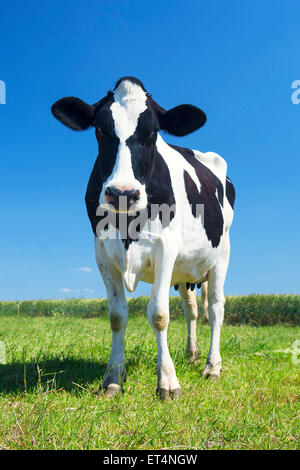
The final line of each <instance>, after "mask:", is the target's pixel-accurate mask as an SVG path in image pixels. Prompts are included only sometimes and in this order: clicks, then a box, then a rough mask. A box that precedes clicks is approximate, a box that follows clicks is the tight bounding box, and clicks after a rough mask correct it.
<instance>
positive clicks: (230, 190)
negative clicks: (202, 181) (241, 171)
mask: <svg viewBox="0 0 300 470" xmlns="http://www.w3.org/2000/svg"><path fill="white" fill-rule="evenodd" d="M226 197H227V199H228V202H229V204H230V205H231V207H232V209H233V208H234V202H235V189H234V186H233V184H232V182H231V180H230V179H229V178H228V176H227V178H226Z"/></svg>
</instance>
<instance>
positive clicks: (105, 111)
mask: <svg viewBox="0 0 300 470" xmlns="http://www.w3.org/2000/svg"><path fill="white" fill-rule="evenodd" d="M52 112H53V114H54V116H55V117H56V118H57V119H59V120H60V121H61V122H62V123H63V124H65V125H67V126H68V127H70V128H71V129H74V130H84V129H87V128H88V127H90V126H94V127H95V130H96V138H97V141H98V145H99V164H100V167H101V180H102V181H101V185H102V191H101V194H100V205H101V206H102V208H103V209H107V210H112V211H118V212H128V213H134V212H137V211H140V210H142V209H145V208H146V206H147V203H148V201H147V192H146V189H147V182H148V179H149V178H150V175H151V170H152V165H153V158H154V149H155V143H156V139H157V132H158V131H159V130H165V131H167V132H169V133H170V134H173V135H178V136H182V135H186V134H189V133H190V132H193V131H194V130H196V129H198V128H199V127H201V126H202V125H203V124H204V123H205V121H206V116H205V114H204V113H203V111H201V110H200V109H199V108H196V107H195V106H192V105H181V106H177V107H176V108H173V109H171V110H169V111H166V110H164V109H163V108H161V107H160V106H159V105H158V104H157V103H156V102H155V101H154V100H153V99H152V98H151V97H150V95H148V93H147V92H146V90H145V88H144V86H143V84H142V83H141V82H140V81H139V80H138V79H136V78H133V77H124V78H122V79H120V80H119V81H118V82H117V84H116V86H115V88H114V90H113V91H112V92H108V94H107V96H106V97H105V98H103V99H101V100H100V101H98V102H97V103H95V104H94V105H92V106H90V105H88V104H87V103H85V102H83V101H81V100H79V99H78V98H62V99H61V100H59V101H57V102H56V103H55V104H54V105H53V106H52Z"/></svg>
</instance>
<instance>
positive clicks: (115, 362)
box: [95, 238, 128, 397]
mask: <svg viewBox="0 0 300 470" xmlns="http://www.w3.org/2000/svg"><path fill="white" fill-rule="evenodd" d="M101 243H102V242H101V241H100V243H99V240H98V239H97V238H96V241H95V253H96V261H97V264H98V267H99V270H100V272H101V275H102V278H103V281H104V284H105V287H106V291H107V299H108V312H109V319H110V325H111V330H112V347H111V354H110V359H109V362H108V365H107V369H106V372H105V375H104V378H103V383H102V387H101V388H102V389H103V390H104V394H105V395H106V396H108V397H111V396H113V395H115V394H116V393H118V392H119V391H120V389H121V387H122V384H123V381H124V379H125V358H124V335H125V330H126V326H127V321H128V306H127V302H126V298H125V293H124V287H123V282H122V277H121V274H120V273H119V272H118V271H117V270H116V269H115V268H114V267H113V266H112V265H111V263H110V262H109V260H108V258H107V255H106V253H105V251H104V249H103V248H101V246H100V244H101Z"/></svg>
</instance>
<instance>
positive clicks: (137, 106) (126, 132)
mask: <svg viewBox="0 0 300 470" xmlns="http://www.w3.org/2000/svg"><path fill="white" fill-rule="evenodd" d="M114 99H115V101H114V103H113V104H112V105H111V108H110V109H111V112H112V117H113V120H114V123H115V133H116V135H117V137H118V138H119V139H120V143H119V148H118V154H117V157H116V163H115V166H114V169H113V171H112V174H111V176H110V178H109V179H108V180H107V181H106V184H105V186H104V187H103V189H102V193H101V195H100V205H101V207H102V208H103V209H108V210H112V206H111V205H110V204H107V202H106V201H105V189H106V187H108V186H114V187H116V188H122V189H123V190H126V189H134V190H139V192H140V198H139V200H138V201H137V203H136V204H133V205H132V206H131V207H130V211H129V212H136V211H139V210H142V209H144V208H145V207H146V205H147V195H146V190H145V185H142V184H141V183H140V182H139V181H137V179H136V178H135V177H134V173H133V169H132V163H131V153H130V149H129V147H128V146H127V145H126V140H127V139H128V138H129V137H131V136H132V135H133V134H134V132H135V130H136V128H137V124H138V119H139V116H140V115H141V113H143V112H144V111H145V110H146V109H147V105H146V100H147V96H146V93H145V92H144V91H143V90H142V88H141V87H140V86H139V85H136V84H134V83H132V82H130V81H128V80H124V81H122V82H121V83H120V84H119V86H118V87H117V88H116V90H115V91H114Z"/></svg>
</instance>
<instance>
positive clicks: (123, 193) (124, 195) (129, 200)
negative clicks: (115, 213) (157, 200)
mask: <svg viewBox="0 0 300 470" xmlns="http://www.w3.org/2000/svg"><path fill="white" fill-rule="evenodd" d="M105 198H106V201H107V202H108V203H109V204H111V205H112V206H114V208H115V209H116V210H121V211H126V210H129V208H130V206H132V205H133V204H135V203H136V202H137V201H138V200H139V198H140V191H139V190H138V189H120V188H116V187H115V186H108V187H107V188H106V189H105Z"/></svg>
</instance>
